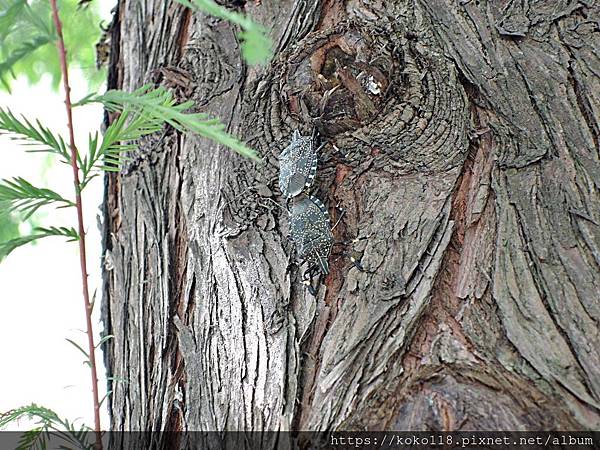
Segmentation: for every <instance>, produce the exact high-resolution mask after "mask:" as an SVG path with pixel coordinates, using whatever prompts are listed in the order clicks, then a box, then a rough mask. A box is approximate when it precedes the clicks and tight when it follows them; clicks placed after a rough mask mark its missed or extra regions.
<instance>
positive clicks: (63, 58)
mask: <svg viewBox="0 0 600 450" xmlns="http://www.w3.org/2000/svg"><path fill="white" fill-rule="evenodd" d="M50 4H51V5H52V17H53V19H54V25H55V27H56V34H57V36H58V41H57V47H58V55H59V58H60V68H61V72H62V78H63V87H64V90H65V107H66V109H67V121H68V128H69V147H70V149H71V167H72V169H73V183H74V186H75V206H76V208H77V224H78V231H79V262H80V266H81V283H82V287H83V301H84V304H85V320H86V325H87V337H88V347H89V353H88V356H89V361H90V372H91V377H92V395H93V399H94V431H95V432H96V448H97V449H98V450H102V435H101V429H100V401H99V399H98V376H97V371H96V354H95V347H94V329H93V326H92V308H93V306H92V304H91V302H90V291H89V288H88V273H87V263H86V253H85V228H84V225H83V203H82V201H81V189H80V183H79V167H78V165H77V147H76V146H75V132H74V127H73V108H72V104H71V88H70V86H69V71H68V69H67V52H66V50H65V42H64V39H63V33H62V23H61V21H60V17H59V15H58V7H57V5H56V0H50Z"/></svg>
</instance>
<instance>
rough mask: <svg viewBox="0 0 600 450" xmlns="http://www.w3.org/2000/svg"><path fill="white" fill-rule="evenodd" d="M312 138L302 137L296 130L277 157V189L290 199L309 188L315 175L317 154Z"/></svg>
mask: <svg viewBox="0 0 600 450" xmlns="http://www.w3.org/2000/svg"><path fill="white" fill-rule="evenodd" d="M322 147H323V146H321V147H319V148H317V149H315V146H314V140H313V138H312V137H308V136H302V135H301V134H300V132H299V131H298V130H295V131H294V134H293V135H292V142H290V145H288V146H287V147H286V148H285V149H284V150H283V151H282V152H281V155H279V189H280V190H281V192H282V194H283V196H284V197H286V198H287V199H290V198H292V197H295V196H297V195H298V194H300V193H301V192H302V191H304V190H307V189H308V188H310V187H311V186H312V184H313V182H314V181H315V174H316V173H317V159H318V156H317V153H318V151H319V150H320V149H321V148H322Z"/></svg>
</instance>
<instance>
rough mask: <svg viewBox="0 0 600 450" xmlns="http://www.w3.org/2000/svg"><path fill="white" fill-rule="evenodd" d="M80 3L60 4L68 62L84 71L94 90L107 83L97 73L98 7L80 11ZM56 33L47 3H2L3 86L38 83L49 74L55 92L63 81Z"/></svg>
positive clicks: (0, 56)
mask: <svg viewBox="0 0 600 450" xmlns="http://www.w3.org/2000/svg"><path fill="white" fill-rule="evenodd" d="M77 3H78V1H77V0H59V1H58V4H59V8H60V11H61V17H62V20H63V24H64V27H63V28H64V30H63V32H64V37H65V45H66V47H67V48H68V49H69V52H68V54H67V57H68V61H69V63H70V64H71V65H72V66H78V67H79V68H81V69H82V70H83V73H84V74H85V76H86V78H87V79H88V81H89V82H90V85H91V86H94V87H97V86H99V85H100V83H102V81H104V78H105V73H104V72H103V71H99V70H97V69H96V62H95V59H96V53H95V45H94V44H95V43H96V42H98V40H99V39H100V36H101V34H102V30H101V29H100V15H99V13H98V7H97V5H96V4H95V3H96V2H92V4H90V5H89V6H88V7H86V8H77ZM55 39H56V33H55V30H54V25H53V23H52V20H51V15H50V6H49V2H48V1H47V0H30V1H29V2H27V1H26V0H0V84H1V85H2V86H3V87H4V88H5V89H7V90H10V84H11V78H16V77H17V76H20V75H23V76H25V77H26V78H27V79H28V80H29V82H31V83H35V82H38V81H39V80H40V78H41V77H42V76H43V75H45V74H50V76H51V77H52V84H53V86H54V87H55V88H56V87H57V86H58V83H59V81H60V78H61V74H60V65H59V61H58V59H57V58H56V46H55V45H54V41H55Z"/></svg>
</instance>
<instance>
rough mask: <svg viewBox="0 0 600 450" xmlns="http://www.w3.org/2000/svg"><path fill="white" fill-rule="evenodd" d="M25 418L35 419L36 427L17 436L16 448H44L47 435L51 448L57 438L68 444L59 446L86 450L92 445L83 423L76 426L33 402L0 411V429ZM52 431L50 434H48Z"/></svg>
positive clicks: (24, 449) (29, 449)
mask: <svg viewBox="0 0 600 450" xmlns="http://www.w3.org/2000/svg"><path fill="white" fill-rule="evenodd" d="M23 418H27V419H30V420H33V421H35V423H36V425H38V426H36V427H34V428H33V429H31V430H29V431H26V432H24V433H23V434H22V435H21V437H20V438H19V444H18V446H17V449H22V450H31V449H40V450H42V449H46V447H47V444H48V441H49V439H48V438H49V437H51V438H52V441H53V442H52V445H53V447H52V448H56V447H55V445H57V444H58V443H57V442H56V441H57V440H62V441H64V442H67V444H68V446H66V447H64V446H60V448H69V449H73V448H78V449H85V450H88V449H90V450H91V448H92V447H93V442H91V439H89V438H90V437H91V436H92V434H91V433H89V432H90V431H91V429H90V428H89V427H87V426H85V425H81V426H79V427H76V426H75V424H73V423H71V422H69V420H67V419H61V418H60V417H59V416H58V414H56V413H55V412H54V411H52V410H51V409H48V408H44V407H43V406H38V405H36V404H35V403H32V404H31V405H27V406H22V407H20V408H16V409H13V410H10V411H8V412H6V413H0V429H3V428H6V427H7V426H8V425H10V424H12V423H14V422H17V421H19V420H20V419H23ZM50 433H52V434H50Z"/></svg>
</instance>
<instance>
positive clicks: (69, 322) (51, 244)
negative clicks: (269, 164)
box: [0, 1, 114, 429]
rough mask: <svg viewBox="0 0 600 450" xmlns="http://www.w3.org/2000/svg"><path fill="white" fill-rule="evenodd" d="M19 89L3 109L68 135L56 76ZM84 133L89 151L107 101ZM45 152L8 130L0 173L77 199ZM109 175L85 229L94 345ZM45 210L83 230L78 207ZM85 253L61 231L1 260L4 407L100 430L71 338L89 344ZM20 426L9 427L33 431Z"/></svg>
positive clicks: (65, 170)
mask: <svg viewBox="0 0 600 450" xmlns="http://www.w3.org/2000/svg"><path fill="white" fill-rule="evenodd" d="M113 3H114V2H112V1H110V2H106V1H102V2H100V4H101V7H102V10H103V11H102V12H103V14H102V17H103V18H105V19H108V18H109V17H110V14H109V12H110V9H111V7H112V6H113ZM70 75H71V84H72V99H73V101H76V100H78V99H80V98H82V97H83V96H84V95H86V94H87V93H88V92H87V87H86V84H85V82H84V81H83V78H82V75H81V74H80V73H78V71H77V70H72V71H71V74H70ZM12 91H13V92H12V94H10V95H9V94H7V93H6V92H2V91H0V106H2V107H9V108H10V109H11V110H12V111H13V112H14V113H19V114H24V115H26V116H27V118H29V119H31V118H38V119H40V121H41V122H42V123H43V124H44V125H45V126H47V127H49V128H50V129H52V130H53V131H54V132H60V133H62V135H63V137H64V138H65V141H67V142H68V139H67V136H68V135H67V128H66V113H65V108H64V98H63V92H62V89H61V90H60V92H58V93H57V92H53V91H52V89H51V87H50V82H49V80H43V81H42V82H41V83H39V84H37V85H35V86H29V85H28V84H27V83H26V82H16V83H14V85H13V89H12ZM74 122H75V129H76V133H77V135H76V139H77V142H78V144H79V147H80V148H86V144H87V139H88V138H87V136H88V133H89V132H90V131H94V130H98V129H99V127H100V124H101V122H102V109H101V107H100V106H97V105H94V106H87V107H84V108H77V109H76V111H75V114H74ZM45 158H47V156H46V154H43V153H25V152H24V150H23V148H22V147H19V146H18V145H17V144H15V143H14V142H13V141H10V140H9V139H8V138H7V137H5V136H0V178H10V177H13V176H22V177H24V178H26V179H27V180H28V181H30V182H32V183H33V184H34V185H36V186H39V187H50V188H51V189H53V190H56V191H58V192H59V193H60V194H61V195H63V196H65V197H67V198H73V195H74V192H73V182H72V172H71V168H70V166H67V165H65V164H62V163H60V162H58V161H57V160H54V161H53V163H52V164H51V165H50V168H49V169H48V170H47V171H45V173H44V170H43V166H44V161H45ZM102 190H103V182H102V176H100V177H97V178H96V179H95V180H93V181H92V182H91V183H90V185H89V186H88V187H87V188H86V189H85V191H84V215H85V216H84V222H85V227H86V231H87V252H88V272H89V274H90V278H89V285H90V291H91V292H90V295H91V294H93V292H94V290H96V289H97V290H98V295H97V301H96V306H95V308H94V321H93V324H94V331H95V333H96V342H97V341H98V340H99V334H100V331H101V330H102V328H103V327H102V324H101V323H100V321H99V315H100V300H101V291H100V287H101V284H100V264H101V241H100V232H99V230H98V225H97V224H98V220H97V216H98V215H99V214H100V210H99V205H100V203H101V202H102ZM44 211H45V213H44V214H42V215H39V216H38V217H39V220H38V221H39V222H40V225H41V226H69V227H74V228H75V229H77V221H76V212H75V209H72V208H69V209H61V210H55V209H52V208H46V209H44ZM81 292H82V288H81V275H80V267H79V251H78V247H77V243H75V242H69V243H67V242H66V239H64V238H61V237H48V238H44V239H41V240H39V241H37V243H36V244H35V245H27V246H24V247H21V248H19V249H17V250H15V251H14V252H13V253H12V254H11V255H9V256H8V257H7V258H6V259H5V260H4V261H2V262H1V263H0V343H1V344H0V355H1V358H2V359H1V363H0V367H1V368H0V412H5V411H7V410H9V409H12V408H16V407H19V406H24V405H28V404H31V403H36V404H38V405H40V406H45V407H48V408H50V409H52V410H54V411H56V412H57V413H58V414H59V416H61V417H64V418H66V419H68V420H69V421H73V420H75V419H77V418H80V419H81V420H83V422H84V423H85V424H86V425H88V426H90V427H93V424H94V420H93V405H92V394H91V377H90V371H89V368H88V366H87V365H86V364H83V361H84V359H85V356H84V355H83V354H82V353H81V352H80V351H79V350H77V349H76V348H75V347H74V346H72V345H71V344H70V343H68V342H67V341H66V340H65V338H69V339H72V340H74V341H75V342H77V343H78V344H79V345H81V347H83V348H84V349H86V350H87V336H86V334H85V333H84V332H83V331H82V330H85V311H84V305H83V298H82V294H81ZM96 363H97V364H98V376H99V388H100V398H102V397H103V396H104V394H105V393H106V380H105V368H104V363H103V354H102V351H100V350H98V351H97V354H96ZM106 404H107V402H105V403H104V404H103V405H102V419H101V421H102V428H103V429H108V427H109V421H108V414H107V411H106ZM29 426H30V424H29V423H26V422H21V424H20V426H18V427H11V428H10V429H28V427H29Z"/></svg>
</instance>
